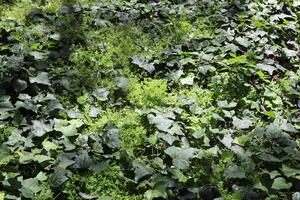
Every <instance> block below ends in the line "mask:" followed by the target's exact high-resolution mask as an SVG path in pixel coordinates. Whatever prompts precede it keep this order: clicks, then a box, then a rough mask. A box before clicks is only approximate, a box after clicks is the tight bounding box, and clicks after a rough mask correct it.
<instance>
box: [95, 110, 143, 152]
mask: <svg viewBox="0 0 300 200" xmlns="http://www.w3.org/2000/svg"><path fill="white" fill-rule="evenodd" d="M108 121H112V122H114V123H115V124H116V126H117V127H118V128H119V129H120V130H121V140H122V145H121V148H123V149H124V150H126V151H127V153H129V154H130V155H132V154H133V153H134V152H133V151H134V150H136V149H135V148H138V147H139V146H141V145H142V144H143V143H144V140H145V139H146V130H145V128H144V127H143V125H142V123H141V118H140V115H139V114H138V113H136V112H135V111H133V110H131V109H127V108H125V109H122V110H120V111H113V110H106V111H104V112H102V113H101V116H100V118H99V119H98V120H97V121H96V122H95V124H94V125H92V127H91V129H94V131H96V130H97V129H102V128H103V127H104V125H105V124H106V123H107V122H108Z"/></svg>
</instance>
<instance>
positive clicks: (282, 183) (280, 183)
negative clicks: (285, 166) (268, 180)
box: [272, 177, 293, 190]
mask: <svg viewBox="0 0 300 200" xmlns="http://www.w3.org/2000/svg"><path fill="white" fill-rule="evenodd" d="M292 186H293V184H292V183H289V182H286V180H285V179H284V178H282V177H278V178H275V179H274V182H273V184H272V189H274V190H284V189H290V188H291V187H292Z"/></svg>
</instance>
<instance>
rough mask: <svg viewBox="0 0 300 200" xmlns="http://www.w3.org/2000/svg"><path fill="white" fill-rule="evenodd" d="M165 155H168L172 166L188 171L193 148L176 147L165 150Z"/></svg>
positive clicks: (193, 151)
mask: <svg viewBox="0 0 300 200" xmlns="http://www.w3.org/2000/svg"><path fill="white" fill-rule="evenodd" d="M165 153H166V154H168V155H169V156H170V157H171V158H172V159H173V165H174V166H175V167H177V168H178V169H183V170H185V169H188V168H189V159H191V158H192V157H193V156H194V153H195V149H194V148H185V149H181V148H178V147H174V146H172V147H169V148H167V149H166V150H165Z"/></svg>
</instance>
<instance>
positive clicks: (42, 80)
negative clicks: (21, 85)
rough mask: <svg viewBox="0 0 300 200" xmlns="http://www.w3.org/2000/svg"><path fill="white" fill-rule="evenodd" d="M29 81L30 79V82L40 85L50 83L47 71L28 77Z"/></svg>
mask: <svg viewBox="0 0 300 200" xmlns="http://www.w3.org/2000/svg"><path fill="white" fill-rule="evenodd" d="M29 81H30V83H37V84H41V85H51V83H50V81H49V78H48V73H47V72H39V73H38V74H37V76H36V77H30V78H29Z"/></svg>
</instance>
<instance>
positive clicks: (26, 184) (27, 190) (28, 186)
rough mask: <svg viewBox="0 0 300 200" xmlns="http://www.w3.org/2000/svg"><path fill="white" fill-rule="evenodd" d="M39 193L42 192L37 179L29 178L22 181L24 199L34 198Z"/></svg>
mask: <svg viewBox="0 0 300 200" xmlns="http://www.w3.org/2000/svg"><path fill="white" fill-rule="evenodd" d="M39 191H41V188H40V187H39V180H38V179H37V178H29V179H25V180H23V181H22V188H21V192H22V195H23V196H24V197H26V198H32V197H33V196H34V195H35V194H36V193H38V192H39Z"/></svg>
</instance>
